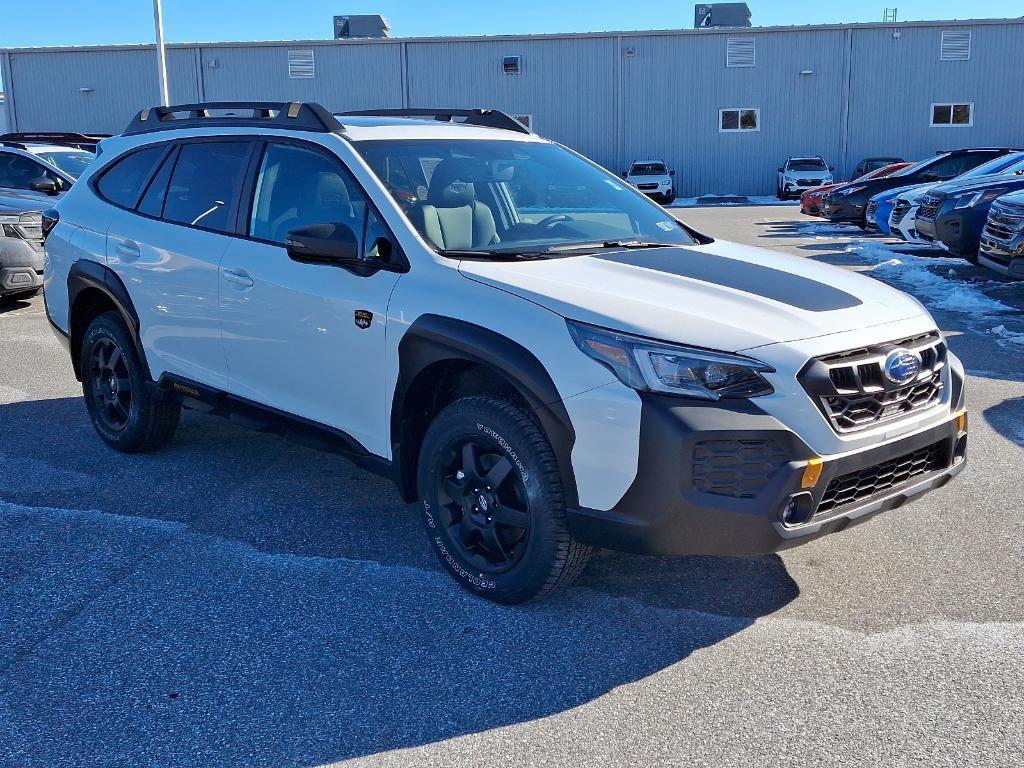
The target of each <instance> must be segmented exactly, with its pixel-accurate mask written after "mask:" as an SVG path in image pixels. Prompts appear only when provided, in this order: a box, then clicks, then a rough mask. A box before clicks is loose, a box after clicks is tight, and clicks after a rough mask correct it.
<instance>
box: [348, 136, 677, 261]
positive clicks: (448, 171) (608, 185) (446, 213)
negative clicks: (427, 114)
mask: <svg viewBox="0 0 1024 768" xmlns="http://www.w3.org/2000/svg"><path fill="white" fill-rule="evenodd" d="M353 145H354V146H355V148H356V150H357V151H358V152H359V153H360V154H362V156H363V157H364V158H365V159H366V162H367V163H368V164H369V165H370V167H371V168H372V169H373V171H374V173H376V174H377V176H378V177H379V178H380V180H381V181H382V182H383V184H384V186H385V187H387V189H388V191H389V192H390V193H391V196H392V197H393V198H394V199H395V202H397V203H398V205H399V207H401V208H402V210H404V211H405V212H406V214H407V215H408V217H409V219H410V221H411V222H412V223H413V225H414V226H415V227H416V228H417V229H418V230H419V232H420V234H421V235H422V236H423V238H424V239H425V240H426V241H427V242H429V243H431V244H432V245H433V246H434V247H435V248H436V249H437V250H438V251H440V252H442V253H450V252H457V253H452V254H451V255H460V256H466V255H470V256H471V255H475V254H480V255H498V254H506V255H542V254H553V253H556V252H558V251H560V250H564V251H573V252H580V251H585V250H587V249H589V248H595V249H598V248H603V247H609V248H610V247H622V246H624V245H625V246H647V245H652V244H658V245H692V244H693V243H694V240H693V238H691V237H690V235H689V234H688V233H687V231H686V229H685V228H683V226H682V225H681V224H680V223H679V222H678V221H676V220H675V219H673V218H672V216H670V215H669V214H668V213H667V212H666V211H665V210H664V209H663V208H660V207H659V206H657V205H655V204H654V203H652V202H650V201H649V200H647V199H646V198H645V197H644V196H643V195H641V194H640V193H639V192H636V191H634V190H633V189H632V188H631V187H629V186H628V185H627V184H625V183H624V182H623V181H622V180H621V179H619V178H617V177H615V176H612V175H611V174H609V173H608V172H607V171H604V170H602V169H601V168H598V167H597V166H595V165H592V164H591V163H589V162H587V161H586V160H583V159H582V158H580V157H578V156H576V155H574V154H572V153H571V152H568V151H566V150H565V149H562V148H561V147H558V146H556V145H554V144H547V143H541V142H525V141H501V140H464V139H437V140H433V139H408V140H395V141H391V140H387V141H373V140H368V141H358V142H353Z"/></svg>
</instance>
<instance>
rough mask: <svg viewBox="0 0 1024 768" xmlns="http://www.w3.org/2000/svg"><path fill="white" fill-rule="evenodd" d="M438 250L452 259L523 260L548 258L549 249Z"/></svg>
mask: <svg viewBox="0 0 1024 768" xmlns="http://www.w3.org/2000/svg"><path fill="white" fill-rule="evenodd" d="M437 252H438V253H440V254H441V255H442V256H448V257H449V258H452V259H490V260H495V259H500V260H503V261H523V260H525V259H544V258H547V255H546V254H547V251H525V250H521V251H513V250H508V251H471V250H450V249H449V250H445V249H438V251H437Z"/></svg>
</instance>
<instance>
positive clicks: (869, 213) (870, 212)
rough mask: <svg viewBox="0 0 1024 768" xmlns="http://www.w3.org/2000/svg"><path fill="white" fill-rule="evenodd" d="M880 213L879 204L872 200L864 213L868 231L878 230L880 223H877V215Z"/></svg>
mask: <svg viewBox="0 0 1024 768" xmlns="http://www.w3.org/2000/svg"><path fill="white" fill-rule="evenodd" d="M876 213H878V203H877V202H876V201H874V200H872V201H871V202H870V203H868V207H867V209H866V210H865V211H864V218H865V219H866V222H865V223H866V224H867V227H868V229H878V223H877V222H876V221H875V214H876Z"/></svg>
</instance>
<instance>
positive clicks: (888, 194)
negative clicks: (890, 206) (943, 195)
mask: <svg viewBox="0 0 1024 768" xmlns="http://www.w3.org/2000/svg"><path fill="white" fill-rule="evenodd" d="M934 186H935V185H934V184H910V185H908V186H906V187H896V188H895V189H887V190H885V191H884V192H879V193H878V194H877V195H873V196H872V198H871V199H872V200H874V201H876V202H879V203H885V202H888V201H889V200H894V199H895V198H896V197H898V196H899V195H904V197H906V195H905V194H904V193H907V192H912V191H914V190H919V191H920V194H924V193H925V192H927V191H928V190H929V189H931V188H932V187H934Z"/></svg>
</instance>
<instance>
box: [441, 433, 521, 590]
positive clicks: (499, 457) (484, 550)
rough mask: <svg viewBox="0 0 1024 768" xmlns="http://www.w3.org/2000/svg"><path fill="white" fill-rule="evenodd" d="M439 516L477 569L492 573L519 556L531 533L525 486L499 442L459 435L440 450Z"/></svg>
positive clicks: (449, 536) (453, 543) (504, 568)
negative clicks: (444, 448) (445, 447)
mask: <svg viewBox="0 0 1024 768" xmlns="http://www.w3.org/2000/svg"><path fill="white" fill-rule="evenodd" d="M438 462H439V464H440V465H439V467H438V471H437V473H436V477H437V478H438V483H439V486H440V487H439V488H438V489H437V496H436V498H437V499H438V501H439V505H438V518H439V522H440V523H441V525H442V526H443V529H444V533H445V538H446V539H448V542H449V543H450V545H451V546H452V547H454V548H455V549H456V550H457V551H458V552H459V554H460V555H461V556H462V557H463V558H465V560H466V561H467V562H469V563H471V564H472V565H473V566H474V567H475V568H477V569H478V570H479V571H481V572H484V573H488V574H496V573H503V572H505V571H507V570H509V569H510V568H512V567H514V566H515V565H516V563H517V562H519V560H520V559H521V558H522V555H523V552H524V550H525V549H526V545H527V542H528V540H529V535H530V514H529V512H528V509H529V505H528V501H527V494H526V487H525V485H524V484H523V481H522V478H521V477H520V475H519V473H518V472H516V471H515V467H514V466H513V465H512V461H511V460H510V459H509V457H508V456H507V455H505V452H504V451H502V450H501V448H500V446H498V444H497V443H496V442H494V441H493V440H491V439H490V438H488V437H485V436H483V435H472V436H463V437H459V438H456V439H455V440H453V441H452V442H451V443H449V445H448V447H447V449H446V450H444V451H442V452H441V453H440V455H439V456H438Z"/></svg>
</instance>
